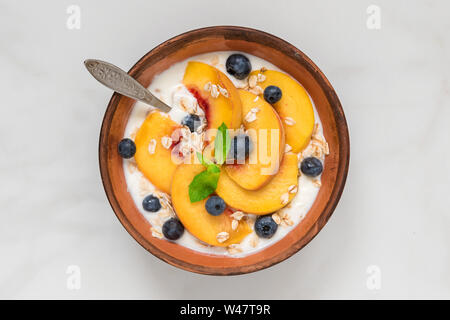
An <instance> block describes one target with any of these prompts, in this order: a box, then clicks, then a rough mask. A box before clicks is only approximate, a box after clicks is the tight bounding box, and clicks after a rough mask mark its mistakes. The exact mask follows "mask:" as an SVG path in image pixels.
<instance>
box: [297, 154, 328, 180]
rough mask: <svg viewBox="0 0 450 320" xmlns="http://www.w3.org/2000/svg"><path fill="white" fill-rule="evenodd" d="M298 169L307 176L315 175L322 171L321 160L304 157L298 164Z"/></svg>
mask: <svg viewBox="0 0 450 320" xmlns="http://www.w3.org/2000/svg"><path fill="white" fill-rule="evenodd" d="M300 170H301V171H302V172H303V173H304V174H305V175H307V176H309V177H317V176H318V175H319V174H321V173H322V171H323V165H322V162H321V161H320V160H319V159H317V158H315V157H309V158H305V159H304V160H303V161H302V164H301V165H300Z"/></svg>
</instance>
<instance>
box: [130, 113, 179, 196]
mask: <svg viewBox="0 0 450 320" xmlns="http://www.w3.org/2000/svg"><path fill="white" fill-rule="evenodd" d="M177 128H180V125H178V124H177V123H176V122H174V121H173V120H171V119H170V118H169V117H168V116H167V115H165V114H162V113H161V112H158V111H155V112H152V113H150V114H149V115H148V116H147V118H146V119H145V120H144V122H143V123H142V125H141V127H140V128H139V130H138V132H137V134H136V139H135V143H136V154H135V155H134V158H135V160H136V163H137V166H138V168H139V170H140V171H141V172H142V173H143V174H144V176H145V177H146V178H147V179H148V180H150V182H151V183H153V184H154V185H155V187H157V188H158V189H159V190H161V191H163V192H166V193H168V194H170V184H171V181H172V176H173V174H174V172H175V169H176V168H177V163H176V162H175V161H172V158H171V150H172V146H170V147H169V148H166V147H164V146H163V143H162V139H163V137H170V136H171V134H172V132H173V131H174V130H175V129H177Z"/></svg>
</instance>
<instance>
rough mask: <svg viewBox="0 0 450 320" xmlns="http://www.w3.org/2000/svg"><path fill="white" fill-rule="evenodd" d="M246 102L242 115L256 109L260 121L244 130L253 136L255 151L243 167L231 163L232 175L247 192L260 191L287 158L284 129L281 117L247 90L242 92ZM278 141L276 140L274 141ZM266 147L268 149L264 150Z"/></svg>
mask: <svg viewBox="0 0 450 320" xmlns="http://www.w3.org/2000/svg"><path fill="white" fill-rule="evenodd" d="M238 92H239V96H240V98H241V102H242V116H243V117H244V118H245V116H246V115H247V114H249V113H252V110H256V111H257V112H256V113H255V117H256V119H255V120H253V121H251V122H247V121H245V120H244V127H245V129H246V130H247V132H250V131H252V133H253V134H250V136H252V135H253V137H252V138H253V139H251V140H252V142H253V150H252V152H251V154H250V155H249V158H248V159H246V162H245V163H243V164H238V163H234V164H227V165H226V166H225V170H226V171H227V174H228V176H229V177H230V178H231V179H232V180H233V181H234V182H236V183H237V184H238V185H239V186H241V187H242V188H244V189H247V190H256V189H259V188H261V187H262V186H264V185H265V184H267V183H268V182H269V181H270V180H271V179H272V178H273V176H274V174H275V173H276V172H278V168H279V165H280V163H281V160H282V159H283V155H284V148H285V143H284V129H283V124H282V123H281V120H280V117H279V116H278V114H277V113H276V112H275V110H274V109H273V108H272V106H271V105H270V104H268V103H267V102H266V101H264V99H261V98H259V97H258V96H256V95H254V94H253V93H250V92H248V91H245V90H238ZM273 138H276V139H273ZM262 148H264V149H266V150H263V149H262Z"/></svg>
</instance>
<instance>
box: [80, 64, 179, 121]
mask: <svg viewBox="0 0 450 320" xmlns="http://www.w3.org/2000/svg"><path fill="white" fill-rule="evenodd" d="M84 65H85V66H86V68H87V69H88V71H89V73H90V74H92V76H93V77H94V78H95V79H97V80H98V81H99V82H100V83H101V84H103V85H105V86H107V87H108V88H110V89H112V90H114V91H116V92H118V93H120V94H123V95H124V96H127V97H130V98H133V99H136V100H139V101H142V102H144V103H146V104H149V105H151V106H154V107H156V108H158V109H160V110H161V111H164V112H169V111H170V109H171V107H170V106H168V105H167V104H165V103H164V102H162V101H161V100H159V99H158V98H157V97H155V96H154V95H153V94H152V93H151V92H150V91H148V90H147V89H146V88H144V87H143V86H142V85H141V84H140V83H139V82H137V81H136V80H135V79H133V78H132V77H131V76H130V75H129V74H128V73H126V72H125V71H123V70H122V69H120V68H119V67H116V66H115V65H113V64H111V63H108V62H105V61H101V60H95V59H87V60H85V61H84Z"/></svg>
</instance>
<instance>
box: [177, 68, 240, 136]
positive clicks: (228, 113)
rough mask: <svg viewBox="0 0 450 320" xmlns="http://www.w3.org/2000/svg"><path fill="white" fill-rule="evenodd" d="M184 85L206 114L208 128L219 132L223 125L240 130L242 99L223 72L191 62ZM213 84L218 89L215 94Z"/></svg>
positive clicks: (185, 74) (184, 78)
mask: <svg viewBox="0 0 450 320" xmlns="http://www.w3.org/2000/svg"><path fill="white" fill-rule="evenodd" d="M183 84H184V85H185V86H186V88H187V89H188V90H189V91H190V92H191V93H192V94H193V95H194V96H195V97H196V98H197V101H198V104H199V106H200V107H201V108H202V109H203V111H204V112H205V116H206V120H207V123H208V129H217V128H218V127H219V126H220V125H221V124H222V122H224V123H225V124H226V125H227V127H228V128H229V129H232V128H239V126H240V125H241V122H242V106H241V100H240V99H239V94H238V92H237V89H236V87H235V86H234V85H233V83H232V82H231V80H230V79H228V77H227V76H226V75H225V74H224V73H223V72H221V71H220V70H218V69H216V68H214V67H212V66H210V65H208V64H206V63H202V62H197V61H190V62H188V64H187V67H186V70H185V73H184V77H183ZM213 85H214V87H215V89H217V91H215V92H214V93H212V90H211V88H212V86H213ZM221 92H222V93H221ZM217 94H218V95H217ZM224 94H225V95H224Z"/></svg>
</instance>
